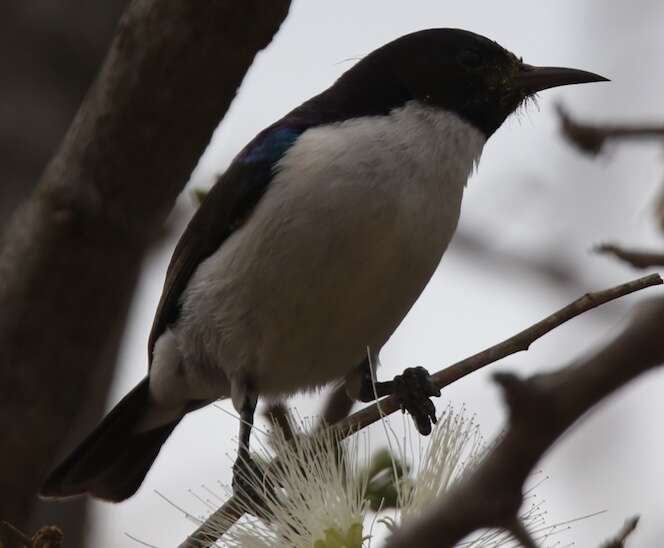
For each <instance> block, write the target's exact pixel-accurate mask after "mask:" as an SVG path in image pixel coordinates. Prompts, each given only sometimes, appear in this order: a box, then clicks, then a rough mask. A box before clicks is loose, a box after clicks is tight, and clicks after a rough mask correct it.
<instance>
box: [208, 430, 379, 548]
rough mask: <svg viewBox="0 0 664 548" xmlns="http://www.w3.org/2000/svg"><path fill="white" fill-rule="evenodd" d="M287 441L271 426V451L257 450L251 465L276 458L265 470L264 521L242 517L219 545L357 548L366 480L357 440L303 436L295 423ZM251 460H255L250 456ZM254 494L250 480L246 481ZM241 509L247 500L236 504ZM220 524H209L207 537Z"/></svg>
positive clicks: (330, 433) (329, 434)
mask: <svg viewBox="0 0 664 548" xmlns="http://www.w3.org/2000/svg"><path fill="white" fill-rule="evenodd" d="M293 427H294V428H297V429H296V431H297V434H296V435H295V436H294V438H293V439H292V440H290V441H287V440H286V439H285V436H284V434H283V432H282V431H281V429H279V428H275V429H274V432H273V435H272V436H271V439H270V444H271V446H272V450H270V449H269V448H268V447H266V446H262V447H261V451H260V453H259V455H258V457H257V461H264V462H265V463H267V462H269V461H272V460H273V459H275V458H276V459H277V462H278V463H279V465H278V466H270V467H269V472H268V475H267V480H268V481H269V482H270V483H271V484H272V485H274V486H276V487H275V488H274V489H273V490H269V492H268V493H266V495H265V497H264V500H265V509H266V511H267V515H269V516H270V520H269V522H268V523H265V522H263V521H262V520H259V519H254V518H251V519H246V518H245V519H244V520H242V521H241V522H239V523H238V524H236V525H235V526H233V527H231V528H230V530H229V531H228V532H227V533H226V534H225V535H224V537H223V539H222V540H221V541H220V543H219V546H228V547H229V548H236V547H237V548H240V547H242V548H276V547H282V546H288V547H293V548H361V547H362V545H363V542H364V538H363V523H364V518H365V516H366V514H367V505H368V503H367V502H366V500H365V492H366V480H365V479H363V478H362V475H361V474H359V473H358V472H359V471H358V463H359V462H360V456H361V455H362V454H363V451H362V447H361V445H362V444H361V443H360V442H361V440H362V439H366V437H365V436H358V435H354V436H351V437H350V438H348V439H346V440H341V437H340V435H339V433H338V432H337V431H336V430H334V429H330V428H326V429H322V430H320V431H317V432H316V433H314V434H309V435H305V434H304V433H303V431H302V427H301V426H300V425H296V424H294V425H293ZM255 458H256V457H255ZM247 481H248V483H249V484H250V485H251V484H252V482H253V486H254V487H255V488H256V490H257V491H259V492H260V491H261V486H259V485H257V484H256V482H257V480H256V479H255V478H247ZM240 500H241V505H242V506H243V507H244V509H249V508H251V501H249V500H245V501H242V496H241V495H240ZM225 525H226V524H225V523H223V522H221V523H216V524H215V523H214V522H213V523H212V524H211V526H210V530H209V533H210V534H214V530H215V529H216V528H219V526H221V527H222V528H224V529H225V528H226V527H225Z"/></svg>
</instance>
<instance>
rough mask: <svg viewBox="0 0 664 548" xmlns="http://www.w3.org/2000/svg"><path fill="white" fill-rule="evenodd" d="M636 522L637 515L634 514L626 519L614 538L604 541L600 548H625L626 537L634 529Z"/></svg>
mask: <svg viewBox="0 0 664 548" xmlns="http://www.w3.org/2000/svg"><path fill="white" fill-rule="evenodd" d="M638 524H639V516H634V517H633V518H630V519H628V520H627V521H626V522H625V525H623V526H622V529H621V530H620V531H619V532H618V534H617V535H616V536H615V538H613V539H611V540H608V541H606V542H605V543H604V544H602V546H601V548H625V542H626V541H627V538H628V537H629V536H630V535H631V534H632V533H633V532H634V531H635V530H636V526H637V525H638Z"/></svg>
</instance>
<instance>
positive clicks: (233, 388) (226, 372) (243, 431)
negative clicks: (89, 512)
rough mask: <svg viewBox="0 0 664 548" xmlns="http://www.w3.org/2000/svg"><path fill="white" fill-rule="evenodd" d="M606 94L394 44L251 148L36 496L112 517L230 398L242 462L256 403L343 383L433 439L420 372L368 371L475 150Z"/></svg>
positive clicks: (416, 42)
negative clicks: (559, 108)
mask: <svg viewBox="0 0 664 548" xmlns="http://www.w3.org/2000/svg"><path fill="white" fill-rule="evenodd" d="M601 80H605V78H603V77H601V76H598V75H596V74H592V73H589V72H585V71H580V70H575V69H569V68H556V67H534V66H531V65H527V64H525V63H523V62H522V61H521V60H520V59H519V58H518V57H516V56H515V55H513V54H512V53H510V52H509V51H507V50H505V49H504V48H502V47H501V46H499V45H498V44H496V43H495V42H493V41H491V40H488V39H487V38H484V37H482V36H479V35H477V34H473V33H471V32H466V31H463V30H456V29H430V30H423V31H420V32H415V33H413V34H408V35H406V36H403V37H401V38H398V39H397V40H394V41H393V42H390V43H389V44H387V45H385V46H383V47H381V48H379V49H377V50H375V51H374V52H372V53H370V54H369V55H367V56H366V57H365V58H364V59H362V60H361V61H359V62H358V63H357V64H355V65H354V66H353V67H352V68H351V69H350V70H348V71H347V72H346V73H344V74H343V75H342V76H341V77H340V78H339V79H338V80H337V81H336V82H335V83H334V84H333V85H332V86H331V87H330V88H328V89H327V90H325V91H324V92H322V93H321V94H320V95H317V96H315V97H313V98H312V99H310V100H308V101H306V102H305V103H303V104H302V105H300V106H299V107H297V108H296V109H295V110H293V111H291V112H290V113H288V114H286V116H284V117H283V118H282V119H281V120H279V121H277V122H275V123H274V124H272V125H271V126H270V127H268V128H267V129H265V130H263V131H261V132H260V133H259V134H258V135H257V136H256V137H255V138H254V139H253V140H252V141H251V142H250V143H249V144H248V145H247V146H245V147H244V149H243V150H242V151H241V152H240V153H239V154H238V155H237V157H236V158H235V159H234V160H233V162H232V164H231V165H230V167H229V168H228V170H227V171H226V172H225V173H224V174H223V175H222V176H221V177H220V178H219V180H218V181H217V182H216V184H215V185H214V187H213V188H212V189H211V191H210V192H209V194H208V195H207V196H206V198H205V199H204V201H203V203H202V204H201V206H200V208H199V209H198V211H197V212H196V214H195V215H194V217H193V218H192V220H191V222H190V223H189V225H188V226H187V228H186V230H185V232H184V234H183V235H182V238H181V239H180V241H179V243H178V245H177V247H176V248H175V252H174V253H173V257H172V259H171V263H170V265H169V267H168V271H167V274H166V281H165V284H164V290H163V294H162V297H161V301H160V303H159V307H158V309H157V313H156V316H155V319H154V324H153V327H152V332H151V334H150V339H149V343H148V347H149V362H150V367H149V372H148V375H147V376H146V377H145V379H144V380H142V381H141V382H140V383H139V384H138V385H137V386H136V387H135V388H134V389H133V390H132V391H131V392H129V394H127V396H125V397H124V399H122V400H121V401H120V402H119V403H118V404H117V405H116V406H115V408H114V409H113V410H112V411H111V412H110V413H109V414H108V416H106V418H105V419H104V420H103V421H102V422H101V424H100V425H99V426H98V427H97V428H96V429H95V430H94V431H93V432H92V433H91V434H90V436H89V437H88V438H87V439H86V440H84V441H83V443H82V444H81V445H80V446H79V447H78V448H77V449H76V450H75V451H74V452H73V453H72V454H71V455H70V456H69V457H68V458H67V459H66V460H65V461H64V462H63V463H62V464H60V466H58V467H57V468H56V469H55V470H54V471H53V472H52V474H51V475H50V476H49V477H48V479H47V480H46V482H45V484H44V486H43V489H42V493H41V494H42V495H43V496H47V497H66V496H72V495H78V494H83V493H90V494H91V495H94V496H96V497H100V498H103V499H107V500H111V501H120V500H124V499H126V498H127V497H129V496H131V495H132V494H133V493H134V492H135V491H136V490H137V489H138V488H139V486H140V485H141V483H142V481H143V479H144V477H145V475H146V474H147V472H148V470H149V469H150V467H151V466H152V463H153V461H154V459H155V458H156V456H157V454H158V453H159V450H160V448H161V446H162V444H163V443H164V441H165V440H166V439H167V438H168V436H169V435H170V433H171V432H172V431H173V429H174V428H175V426H176V425H177V424H178V423H179V422H180V420H181V419H182V417H183V416H184V415H185V414H186V413H187V412H189V411H191V410H193V409H197V408H199V407H202V406H204V405H207V404H208V403H210V402H212V401H214V400H217V399H219V398H231V399H232V402H233V405H234V407H235V409H236V410H237V411H238V412H239V413H240V416H241V418H242V421H241V426H240V435H239V452H238V461H237V462H236V476H237V467H238V466H239V467H240V468H241V467H242V463H246V462H250V458H249V452H248V451H249V438H250V431H251V424H252V421H253V415H254V409H255V407H256V402H257V398H258V397H259V396H264V397H268V398H278V397H283V396H287V395H289V394H293V393H295V392H298V391H301V390H307V389H314V388H317V387H321V386H324V385H326V384H328V383H330V382H332V381H338V380H344V381H345V382H346V386H347V389H348V392H349V393H350V394H351V395H353V396H354V397H356V398H358V399H362V400H364V401H367V400H370V399H372V398H373V397H374V394H377V395H378V396H382V395H385V394H389V393H394V394H395V395H396V396H397V397H398V398H399V400H400V402H401V404H402V406H403V407H404V408H405V409H407V410H408V411H409V412H410V413H411V414H412V415H413V418H414V419H415V422H416V424H417V426H418V428H419V430H420V432H422V433H424V434H426V433H428V432H429V431H430V429H431V425H430V421H432V420H435V410H434V408H433V404H432V402H431V401H430V399H429V397H430V396H433V395H438V394H439V392H438V391H437V390H436V389H435V387H434V386H433V385H432V383H431V382H430V379H429V377H428V374H427V373H426V370H424V369H422V368H411V369H408V370H406V371H405V372H404V374H403V375H400V376H398V377H396V378H395V379H394V380H393V381H387V382H381V383H377V384H376V385H372V384H371V379H372V377H373V375H374V372H373V371H371V367H373V366H374V365H375V362H376V360H375V359H374V360H370V359H367V349H369V355H372V354H373V355H374V356H377V355H378V352H379V351H380V349H381V347H382V346H383V345H384V344H385V342H386V341H387V340H388V339H389V338H390V336H391V335H392V333H393V332H394V331H395V329H396V328H397V326H398V325H399V323H400V322H401V320H402V319H403V318H404V316H405V315H406V313H407V312H408V310H409V309H410V308H411V306H412V305H413V303H414V302H415V300H416V299H417V297H418V296H419V295H420V293H421V292H422V290H423V289H424V287H425V285H426V284H427V282H428V281H429V279H430V278H431V276H432V274H433V272H434V270H435V269H436V267H437V265H438V263H439V261H440V259H441V257H442V255H443V253H444V251H445V249H446V248H447V245H448V243H449V242H450V239H451V238H452V235H453V234H454V231H455V229H456V226H457V222H458V220H459V211H460V206H461V198H462V195H463V191H464V187H465V185H466V182H467V179H468V177H469V176H470V174H471V172H472V171H473V168H474V166H475V165H476V164H477V162H478V161H479V158H480V154H481V153H482V148H483V147H484V144H485V143H486V140H487V139H488V138H489V137H490V136H491V135H492V134H493V133H494V132H495V131H496V130H497V129H498V128H499V127H500V125H501V124H502V123H503V121H504V120H505V119H506V118H507V117H508V116H509V115H510V114H511V113H513V112H514V111H515V110H516V109H517V108H518V107H519V106H520V105H521V104H522V103H523V102H524V101H525V100H526V99H528V98H529V97H531V96H533V95H534V94H535V93H536V92H538V91H541V90H544V89H547V88H551V87H555V86H562V85H566V84H578V83H585V82H597V81H601Z"/></svg>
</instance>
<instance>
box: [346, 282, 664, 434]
mask: <svg viewBox="0 0 664 548" xmlns="http://www.w3.org/2000/svg"><path fill="white" fill-rule="evenodd" d="M662 283H663V282H662V279H661V277H660V276H659V274H651V275H650V276H645V277H643V278H639V279H637V280H634V281H631V282H627V283H625V284H621V285H617V286H615V287H612V288H610V289H605V290H604V291H598V292H596V293H586V294H585V295H584V296H583V297H581V298H579V299H577V300H576V301H574V302H572V303H570V304H568V305H567V306H565V307H563V308H561V309H560V310H558V311H557V312H554V313H553V314H551V315H550V316H547V317H546V318H544V319H543V320H541V321H539V322H537V323H536V324H534V325H531V326H530V327H528V328H527V329H524V330H523V331H521V332H520V333H517V334H516V335H514V336H512V337H510V338H508V339H506V340H504V341H503V342H501V343H498V344H496V345H494V346H491V347H490V348H487V349H486V350H483V351H481V352H478V353H477V354H474V355H473V356H470V357H469V358H466V359H464V360H461V361H459V362H457V363H455V364H453V365H450V366H449V367H447V368H445V369H443V370H442V371H438V372H437V373H435V374H434V375H433V380H434V383H435V384H436V386H437V387H438V388H441V389H442V388H444V387H445V386H447V385H449V384H452V383H453V382H455V381H457V380H459V379H461V378H462V377H465V376H466V375H468V374H470V373H472V372H474V371H477V370H478V369H480V368H482V367H484V366H486V365H488V364H490V363H494V362H497V361H498V360H501V359H503V358H505V357H507V356H510V355H512V354H516V353H517V352H522V351H525V350H528V348H529V347H530V345H531V344H532V343H533V342H535V341H536V340H537V339H539V338H540V337H542V336H544V335H546V334H547V333H549V332H550V331H552V330H553V329H555V328H556V327H559V326H560V325H562V324H563V323H565V322H567V321H569V320H571V319H572V318H575V317H577V316H579V315H581V314H583V313H584V312H587V311H588V310H591V309H593V308H596V307H597V306H600V305H602V304H605V303H607V302H609V301H612V300H615V299H618V298H620V297H623V296H625V295H629V294H630V293H634V292H635V291H640V290H641V289H645V288H647V287H651V286H654V285H660V284H662ZM398 409H399V404H398V402H397V400H396V398H393V397H391V396H390V397H387V398H384V399H382V400H381V401H380V409H379V406H378V405H377V404H373V405H370V406H367V407H365V408H364V409H362V410H360V411H358V412H357V413H353V414H352V415H351V416H350V417H348V419H347V420H345V421H344V422H342V423H340V424H339V425H338V427H339V428H340V429H341V430H342V431H346V430H358V429H361V428H364V427H366V426H369V425H370V424H373V423H374V422H376V421H378V420H380V418H381V415H389V414H391V413H394V412H395V411H397V410H398Z"/></svg>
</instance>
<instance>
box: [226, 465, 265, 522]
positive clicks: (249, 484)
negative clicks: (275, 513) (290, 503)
mask: <svg viewBox="0 0 664 548" xmlns="http://www.w3.org/2000/svg"><path fill="white" fill-rule="evenodd" d="M232 485H233V494H234V495H235V496H236V497H238V498H240V499H242V501H243V502H244V503H245V505H246V511H248V512H249V513H251V514H253V515H254V516H256V517H257V518H260V519H263V520H266V521H270V512H269V511H268V509H267V504H266V502H265V499H266V495H267V496H270V495H271V494H272V493H273V491H274V490H273V487H272V484H271V483H270V480H269V479H268V477H267V474H266V473H265V470H264V468H263V466H261V465H260V464H259V463H257V462H256V461H255V460H254V459H252V458H251V457H250V456H248V455H244V456H238V458H237V459H236V460H235V464H233V484H232Z"/></svg>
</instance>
